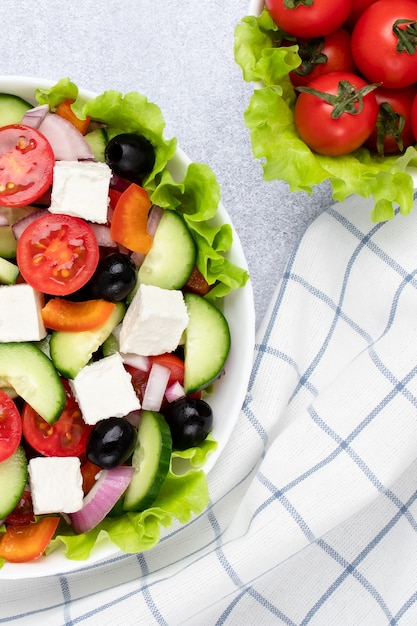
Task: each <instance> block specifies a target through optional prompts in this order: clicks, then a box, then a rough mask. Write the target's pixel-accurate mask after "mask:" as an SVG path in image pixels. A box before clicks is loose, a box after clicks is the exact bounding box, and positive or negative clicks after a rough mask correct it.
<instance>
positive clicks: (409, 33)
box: [392, 18, 417, 54]
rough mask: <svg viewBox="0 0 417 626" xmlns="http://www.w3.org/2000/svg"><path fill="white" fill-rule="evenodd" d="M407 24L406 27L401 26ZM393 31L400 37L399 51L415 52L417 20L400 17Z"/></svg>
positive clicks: (416, 45) (397, 47)
mask: <svg viewBox="0 0 417 626" xmlns="http://www.w3.org/2000/svg"><path fill="white" fill-rule="evenodd" d="M404 24H405V25H406V27H405V28H401V27H402V26H404ZM392 31H393V33H394V35H395V36H396V37H397V39H398V43H397V46H396V49H397V52H400V53H402V52H407V53H408V54H415V53H416V47H417V22H416V20H410V19H407V18H404V19H399V20H397V21H396V22H394V24H393V27H392Z"/></svg>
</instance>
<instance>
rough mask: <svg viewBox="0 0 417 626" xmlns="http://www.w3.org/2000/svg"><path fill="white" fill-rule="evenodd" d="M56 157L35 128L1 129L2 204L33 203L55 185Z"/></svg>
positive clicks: (16, 126) (0, 193)
mask: <svg viewBox="0 0 417 626" xmlns="http://www.w3.org/2000/svg"><path fill="white" fill-rule="evenodd" d="M54 164H55V157H54V153H53V150H52V147H51V144H50V143H49V141H48V140H47V139H46V137H44V135H42V133H40V132H39V131H38V130H36V129H35V128H31V127H29V126H24V125H23V124H12V125H10V126H3V127H2V128H0V204H1V205H3V206H8V207H19V206H25V205H26V204H31V203H32V202H34V201H35V200H37V198H39V197H40V196H42V195H43V194H44V193H45V192H46V191H47V189H48V188H49V187H50V186H51V184H52V176H53V169H54Z"/></svg>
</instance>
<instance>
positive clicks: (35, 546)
mask: <svg viewBox="0 0 417 626" xmlns="http://www.w3.org/2000/svg"><path fill="white" fill-rule="evenodd" d="M59 520H60V518H59V517H43V518H41V519H40V520H39V521H37V522H33V523H30V524H24V525H18V526H11V525H9V526H7V529H6V532H5V533H3V534H2V535H1V538H0V558H2V559H6V561H9V563H26V562H27V561H33V560H34V559H37V558H38V557H40V556H41V554H43V553H44V552H45V550H46V547H47V546H48V544H49V542H50V541H51V539H52V537H53V536H54V533H55V531H56V529H57V526H58V524H59Z"/></svg>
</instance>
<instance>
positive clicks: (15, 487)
mask: <svg viewBox="0 0 417 626" xmlns="http://www.w3.org/2000/svg"><path fill="white" fill-rule="evenodd" d="M27 479H28V464H27V459H26V454H25V452H24V450H23V448H22V447H21V446H19V447H18V448H17V450H16V451H15V452H14V454H12V456H9V458H8V459H6V460H5V461H2V462H1V463H0V519H3V518H5V517H7V515H9V513H11V512H12V511H13V510H14V509H15V507H16V506H17V504H18V502H19V500H20V498H21V497H22V494H23V492H24V490H25V486H26V482H27Z"/></svg>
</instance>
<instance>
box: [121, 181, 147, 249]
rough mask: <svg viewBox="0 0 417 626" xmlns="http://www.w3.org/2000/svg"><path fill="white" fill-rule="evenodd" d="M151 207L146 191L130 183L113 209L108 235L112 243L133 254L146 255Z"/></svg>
mask: <svg viewBox="0 0 417 626" xmlns="http://www.w3.org/2000/svg"><path fill="white" fill-rule="evenodd" d="M151 206H152V203H151V200H150V198H149V194H148V192H147V191H146V189H143V187H139V185H135V184H134V183H132V184H131V185H129V187H128V188H127V189H126V190H125V191H124V192H123V193H122V194H121V196H120V198H119V200H118V201H117V204H116V206H115V209H114V213H113V218H112V222H111V226H110V235H111V237H112V239H113V240H114V241H116V242H117V243H120V244H121V245H122V246H125V247H126V248H129V250H133V251H135V252H141V253H143V254H146V253H147V252H149V250H150V249H151V246H152V241H153V237H152V236H151V235H150V234H149V233H148V231H147V225H148V214H149V210H150V208H151Z"/></svg>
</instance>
